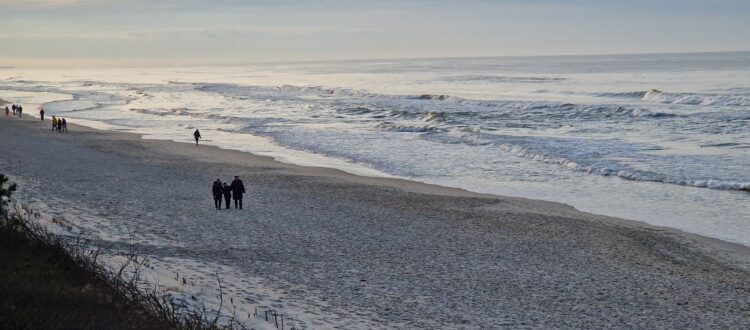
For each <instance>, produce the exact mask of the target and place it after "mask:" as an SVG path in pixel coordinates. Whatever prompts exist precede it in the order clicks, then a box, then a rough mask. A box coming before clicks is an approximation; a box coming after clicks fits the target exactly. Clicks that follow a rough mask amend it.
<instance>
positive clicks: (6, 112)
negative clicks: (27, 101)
mask: <svg viewBox="0 0 750 330" xmlns="http://www.w3.org/2000/svg"><path fill="white" fill-rule="evenodd" d="M9 114H10V109H8V106H7V105H6V106H5V117H8V115H9Z"/></svg>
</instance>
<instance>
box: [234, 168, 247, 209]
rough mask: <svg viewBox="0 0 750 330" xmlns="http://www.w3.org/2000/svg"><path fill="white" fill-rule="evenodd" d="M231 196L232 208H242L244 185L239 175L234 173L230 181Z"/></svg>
mask: <svg viewBox="0 0 750 330" xmlns="http://www.w3.org/2000/svg"><path fill="white" fill-rule="evenodd" d="M231 187H232V197H234V208H235V209H240V210H242V194H244V193H245V185H244V184H243V183H242V180H240V177H239V176H237V175H235V176H234V181H232V186H231Z"/></svg>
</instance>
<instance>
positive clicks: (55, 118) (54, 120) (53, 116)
mask: <svg viewBox="0 0 750 330" xmlns="http://www.w3.org/2000/svg"><path fill="white" fill-rule="evenodd" d="M56 128H57V117H55V115H52V131H53V132H54V131H55V129H56Z"/></svg>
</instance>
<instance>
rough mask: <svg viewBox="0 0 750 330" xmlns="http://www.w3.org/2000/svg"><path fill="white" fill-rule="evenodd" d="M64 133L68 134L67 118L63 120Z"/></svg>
mask: <svg viewBox="0 0 750 330" xmlns="http://www.w3.org/2000/svg"><path fill="white" fill-rule="evenodd" d="M62 131H63V132H65V133H68V122H67V121H65V118H63V119H62Z"/></svg>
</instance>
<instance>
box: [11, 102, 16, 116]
mask: <svg viewBox="0 0 750 330" xmlns="http://www.w3.org/2000/svg"><path fill="white" fill-rule="evenodd" d="M11 108H13V115H14V116H15V115H16V105H15V104H13V106H11Z"/></svg>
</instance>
